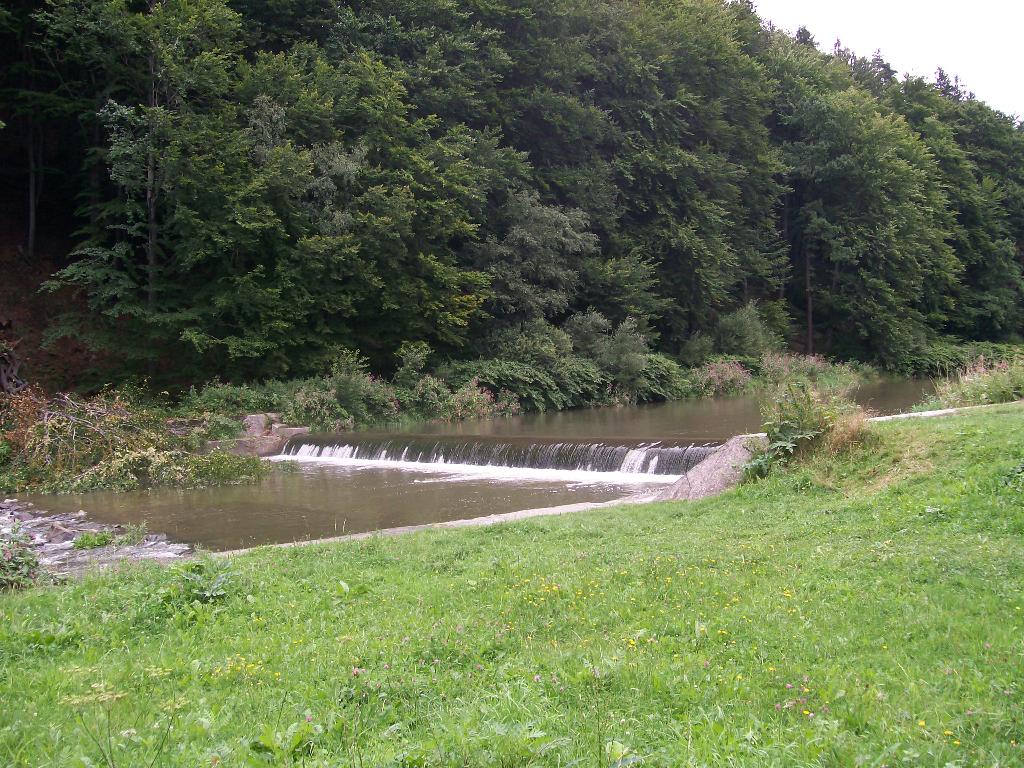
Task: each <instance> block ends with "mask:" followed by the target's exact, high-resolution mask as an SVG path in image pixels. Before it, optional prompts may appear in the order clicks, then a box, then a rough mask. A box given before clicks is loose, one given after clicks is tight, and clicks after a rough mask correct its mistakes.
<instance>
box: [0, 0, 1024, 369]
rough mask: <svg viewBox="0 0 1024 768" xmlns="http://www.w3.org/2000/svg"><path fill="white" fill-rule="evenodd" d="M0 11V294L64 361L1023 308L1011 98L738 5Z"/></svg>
mask: <svg viewBox="0 0 1024 768" xmlns="http://www.w3.org/2000/svg"><path fill="white" fill-rule="evenodd" d="M0 14H2V15H0V35H2V38H3V45H2V48H0V108H2V111H0V120H2V122H3V124H4V127H3V128H2V130H0V138H2V148H0V167H2V173H3V182H2V185H3V188H4V191H3V200H4V207H3V214H2V216H3V218H4V221H3V222H2V223H0V224H2V232H3V233H4V236H5V238H6V240H5V243H4V248H5V259H6V262H7V263H8V266H9V269H8V270H7V271H8V275H9V276H10V281H9V284H8V285H9V286H13V285H15V284H16V281H15V278H14V275H16V274H18V275H28V276H29V277H27V278H24V279H22V280H21V282H19V283H17V286H18V288H17V291H18V292H19V296H17V297H13V296H11V295H10V293H9V294H8V296H7V299H6V300H7V301H10V302H12V306H13V303H14V302H15V300H18V301H22V300H23V301H27V302H32V301H42V302H45V303H46V304H45V305H46V307H47V309H46V315H47V318H46V324H45V325H46V327H45V334H41V335H40V337H39V338H40V344H41V345H46V344H49V345H59V344H62V343H63V344H65V345H67V344H69V343H73V344H74V345H75V346H74V347H73V349H75V350H77V351H76V352H75V354H78V355H81V356H82V358H83V359H87V360H88V361H89V363H88V366H83V370H82V371H80V372H79V373H80V374H81V376H83V377H84V376H85V375H86V372H85V370H84V369H85V367H90V372H89V375H92V376H94V377H95V376H99V377H101V378H105V379H106V380H111V379H113V380H128V379H131V378H133V377H134V378H141V377H148V378H149V379H150V380H151V381H152V382H153V383H154V384H156V385H158V386H166V387H169V388H174V387H187V386H188V385H189V384H191V383H197V382H204V381H209V380H212V379H217V378H219V379H221V380H224V381H250V380H263V379H267V378H281V379H286V378H296V377H301V376H310V375H316V374H319V373H322V372H323V371H325V370H326V369H327V368H328V367H329V366H330V365H331V362H332V361H334V360H336V359H337V357H338V355H339V354H342V355H345V354H348V352H346V350H358V351H359V353H361V354H362V355H365V356H366V358H367V359H368V360H369V362H370V365H371V366H372V368H373V369H374V370H376V371H379V372H382V373H385V374H387V375H391V374H392V373H394V371H395V370H396V368H397V367H398V366H399V365H400V362H401V360H403V359H406V358H408V357H409V355H410V354H411V355H412V356H414V357H415V356H416V355H417V354H419V355H421V356H423V355H432V356H433V359H434V360H440V361H448V363H447V364H449V365H457V364H458V361H467V360H476V359H480V358H485V357H487V358H505V359H509V360H522V359H524V357H529V355H530V354H531V353H532V352H531V350H536V349H538V348H550V349H551V350H553V352H552V354H554V355H555V356H556V357H558V356H560V355H564V354H570V353H571V354H577V355H580V356H582V357H587V356H590V357H591V358H595V359H600V357H601V355H605V356H610V358H609V359H613V362H611V363H609V365H608V366H606V368H608V367H610V368H614V367H615V365H617V364H619V363H616V362H614V360H618V361H621V360H622V359H624V357H625V358H628V354H629V351H630V350H631V349H636V348H642V349H650V350H654V351H658V352H660V353H663V354H664V355H666V356H668V357H671V358H675V359H676V360H681V361H683V362H684V363H686V364H691V365H692V364H697V363H699V362H701V361H702V360H705V359H707V358H709V357H711V356H714V355H744V354H756V353H758V352H759V351H760V349H758V348H756V347H758V346H759V345H762V343H763V342H764V339H774V340H777V341H779V342H782V343H785V344H787V345H788V346H789V347H790V348H791V349H793V350H796V351H800V352H804V353H820V354H824V355H828V356H830V357H834V358H838V359H850V360H863V361H867V362H872V363H874V364H877V365H880V366H881V367H884V368H887V369H890V370H896V371H907V372H912V371H915V370H924V369H926V368H927V361H928V360H929V359H930V357H929V356H930V355H932V354H933V352H932V351H933V350H936V349H942V348H944V345H946V346H949V345H951V344H956V343H959V342H963V341H993V342H995V341H1010V342H1017V341H1019V340H1020V338H1021V336H1022V335H1024V130H1022V126H1021V125H1020V123H1019V122H1018V121H1017V120H1016V119H1015V118H1014V117H1011V116H1007V115H1004V114H1001V113H1000V112H998V111H996V110H994V109H992V108H990V107H989V106H987V105H986V104H985V103H984V102H982V101H980V100H979V99H977V98H975V96H974V95H973V94H971V93H969V92H967V91H966V90H965V89H964V87H963V86H962V85H961V84H960V83H959V81H957V80H956V79H955V78H953V77H950V76H948V75H946V74H945V73H943V72H941V71H940V72H939V73H938V74H937V77H936V79H935V81H934V82H928V81H925V80H922V79H920V78H916V77H899V76H898V73H897V72H895V71H894V70H893V69H892V67H890V66H889V65H888V64H887V63H886V61H885V60H884V58H883V57H882V56H881V55H879V54H876V55H874V56H872V57H870V58H863V57H861V56H858V55H857V54H856V53H854V52H851V51H849V50H846V49H844V48H843V47H842V46H841V45H840V44H838V43H837V44H836V45H835V46H834V47H831V46H828V45H823V46H819V44H818V41H815V39H814V38H813V36H812V34H811V32H808V31H807V30H805V29H801V30H800V31H799V32H798V33H797V34H796V35H795V36H791V35H789V34H786V33H784V32H782V31H779V30H776V29H773V28H772V26H771V25H770V24H768V23H766V22H765V21H764V20H762V19H761V18H759V17H758V15H757V13H756V9H755V7H754V4H753V3H750V2H740V1H736V2H724V1H723V0H651V2H646V3H632V2H625V1H624V0H588V1H587V2H579V0H47V1H45V2H43V1H41V0H14V2H9V3H7V4H6V5H5V8H4V9H0ZM58 309H59V311H58ZM5 312H7V314H8V315H9V316H10V317H8V318H5V317H0V326H2V324H3V323H4V322H7V323H8V327H7V329H6V331H7V332H8V334H9V336H11V337H12V339H13V337H14V336H18V335H19V331H20V335H25V332H26V330H25V329H24V328H21V329H19V328H18V327H16V326H17V321H12V320H11V319H10V318H11V317H15V315H16V313H15V312H14V310H13V309H10V310H9V311H8V310H7V308H4V311H0V315H3V314H4V313H5ZM0 330H3V328H2V327H0ZM12 339H9V340H12ZM69 339H70V340H72V342H69V341H68V340H69ZM427 345H429V346H427ZM545 345H547V347H545ZM560 345H563V346H560ZM751 347H755V348H751ZM65 349H72V347H65ZM399 350H403V351H402V353H401V354H399ZM560 350H561V351H560ZM403 355H404V357H403ZM421 363H422V361H421ZM70 383H71V384H74V383H78V382H70Z"/></svg>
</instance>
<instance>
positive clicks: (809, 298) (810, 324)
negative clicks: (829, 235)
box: [804, 248, 814, 355]
mask: <svg viewBox="0 0 1024 768" xmlns="http://www.w3.org/2000/svg"><path fill="white" fill-rule="evenodd" d="M804 294H805V299H806V306H807V345H806V349H805V350H804V351H805V352H806V353H807V354H808V355H813V354H814V292H813V290H812V288H811V255H810V254H809V253H808V252H807V249H806V248H805V249H804Z"/></svg>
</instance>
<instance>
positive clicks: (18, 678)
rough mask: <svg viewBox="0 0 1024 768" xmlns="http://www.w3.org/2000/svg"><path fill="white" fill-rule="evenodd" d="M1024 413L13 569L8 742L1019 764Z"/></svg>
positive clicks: (189, 757) (342, 754) (900, 426)
mask: <svg viewBox="0 0 1024 768" xmlns="http://www.w3.org/2000/svg"><path fill="white" fill-rule="evenodd" d="M1022 435H1024V408H1022V407H1021V406H1019V405H1013V406H1002V407H999V408H995V409H992V410H988V411H982V412H971V413H968V414H962V415H958V416H954V417H949V418H944V419H931V420H920V421H916V420H915V421H900V422H889V423H884V424H874V425H871V426H870V428H869V433H868V436H867V438H866V439H865V440H863V441H860V442H859V443H857V444H856V445H854V446H851V447H847V448H846V449H844V450H841V451H838V450H837V451H834V452H833V451H829V450H825V451H820V452H818V453H816V454H815V455H814V456H812V457H807V458H804V459H798V460H797V461H796V462H795V463H793V464H791V465H790V466H789V467H788V468H787V469H786V470H785V471H779V470H774V471H772V472H771V473H770V474H769V476H768V477H767V478H766V479H764V480H759V481H757V482H753V483H750V484H747V485H744V486H742V487H740V488H739V489H737V490H735V491H732V492H729V493H727V494H725V495H724V496H721V497H718V498H714V499H708V500H705V501H702V502H699V503H668V504H659V505H652V506H648V507H629V508H623V509H616V510H601V511H595V512H589V513H580V514H577V515H572V516H567V517H559V518H548V519H540V520H532V521H529V522H523V523H517V524H514V525H504V526H500V527H496V528H488V529H481V530H460V531H445V532H428V533H421V534H414V535H410V536H403V537H397V538H390V539H371V540H367V541H362V542H349V543H343V544H332V545H313V546H307V547H300V548H293V549H276V548H271V549H263V550H259V551H256V552H253V553H251V554H249V555H245V556H241V557H236V558H233V559H231V560H229V561H227V562H219V561H209V562H200V563H196V564H192V565H189V566H187V567H185V568H179V569H170V570H166V569H159V568H149V567H132V568H127V569H124V570H122V571H120V572H118V573H111V574H106V575H102V576H100V575H97V576H94V577H90V578H87V579H86V580H84V581H83V582H81V583H76V584H72V585H70V586H67V587H61V588H36V589H33V590H29V591H27V592H24V593H20V594H7V595H3V596H0V649H2V650H0V666H2V669H3V674H2V675H0V702H2V706H0V760H2V761H3V762H4V763H6V764H10V765H13V766H33V768H42V767H45V766H67V765H148V764H151V762H152V764H156V765H164V766H168V767H170V766H192V765H239V764H242V765H275V766H281V765H305V766H326V765H331V766H334V765H395V766H399V765H402V766H410V765H416V766H440V765H450V764H454V763H457V764H460V765H467V766H484V765H551V766H555V765H563V766H564V765H567V764H570V763H571V762H572V761H574V760H578V761H580V762H579V763H578V764H580V765H615V764H619V765H624V764H625V763H623V762H619V761H621V760H623V759H626V760H628V759H629V758H630V757H636V758H641V759H642V763H640V764H643V765H652V766H670V765H671V766H676V765H682V764H691V763H692V764H710V763H725V762H729V761H732V762H737V763H745V764H786V765H821V764H824V763H829V764H836V765H853V764H857V763H858V762H861V763H863V764H869V765H876V764H882V763H890V764H891V763H893V762H896V761H904V762H907V763H909V764H914V765H935V766H941V765H947V764H955V765H956V764H963V765H967V764H984V765H996V764H999V765H1012V764H1017V763H1019V762H1020V761H1021V760H1022V759H1024V752H1022V748H1021V741H1022V737H1024V731H1022V729H1024V722H1022V721H1021V716H1020V712H1021V707H1020V701H1019V697H1020V691H1021V685H1022V680H1021V677H1020V675H1021V673H1020V664H1019V660H1020V653H1021V636H1022V633H1024V603H1022V601H1021V594H1022V592H1024V573H1022V571H1021V569H1020V568H1019V563H1020V562H1021V559H1022V558H1024V503H1022V502H1024V496H1022V495H1021V493H1022V487H1024V486H1022V485H1021V482H1020V478H1021V475H1022V472H1024V469H1022V465H1024V437H1022ZM108 734H109V738H108Z"/></svg>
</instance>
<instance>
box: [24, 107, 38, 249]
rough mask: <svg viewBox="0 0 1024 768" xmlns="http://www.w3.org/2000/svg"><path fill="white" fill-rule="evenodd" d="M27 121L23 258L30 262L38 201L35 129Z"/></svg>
mask: <svg viewBox="0 0 1024 768" xmlns="http://www.w3.org/2000/svg"><path fill="white" fill-rule="evenodd" d="M32 122H33V121H32V119H31V118H29V123H28V234H27V236H26V238H25V258H26V259H27V260H28V261H29V262H30V263H31V262H33V261H35V255H36V209H37V208H38V203H39V181H38V178H37V176H38V173H39V169H38V168H37V166H36V138H35V137H36V131H35V126H34V125H33V124H32Z"/></svg>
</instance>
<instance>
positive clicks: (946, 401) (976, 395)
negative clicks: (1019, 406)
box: [917, 355, 1024, 410]
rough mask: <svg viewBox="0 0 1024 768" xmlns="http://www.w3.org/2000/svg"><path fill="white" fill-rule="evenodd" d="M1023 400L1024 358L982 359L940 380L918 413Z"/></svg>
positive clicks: (1020, 356)
mask: <svg viewBox="0 0 1024 768" xmlns="http://www.w3.org/2000/svg"><path fill="white" fill-rule="evenodd" d="M1021 398H1024V355H1018V356H1016V357H1013V358H1011V359H1009V360H991V359H986V358H984V357H979V358H978V359H977V360H975V361H974V362H972V363H970V364H969V365H966V366H964V367H963V368H961V369H960V370H958V371H957V372H956V373H955V374H954V375H953V376H950V377H948V378H945V379H939V380H938V381H936V383H935V392H934V394H933V395H932V396H931V397H929V398H927V399H926V400H925V401H924V402H923V403H921V404H920V405H919V406H918V408H917V410H932V409H935V408H961V407H964V406H970V405H991V404H994V403H1009V402H1012V401H1014V400H1020V399H1021Z"/></svg>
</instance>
